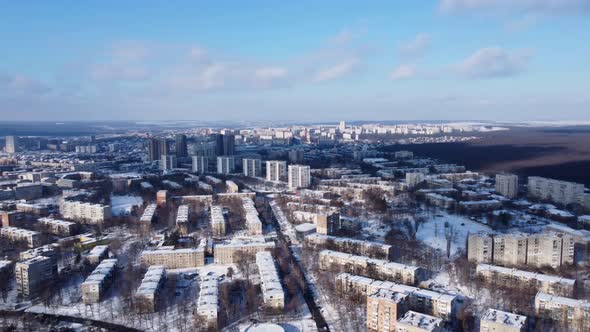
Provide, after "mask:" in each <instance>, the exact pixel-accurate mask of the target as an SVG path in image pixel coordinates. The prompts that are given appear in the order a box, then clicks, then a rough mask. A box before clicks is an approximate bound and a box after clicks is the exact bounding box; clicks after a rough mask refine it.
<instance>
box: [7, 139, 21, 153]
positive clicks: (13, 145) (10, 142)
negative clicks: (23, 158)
mask: <svg viewBox="0 0 590 332" xmlns="http://www.w3.org/2000/svg"><path fill="white" fill-rule="evenodd" d="M4 150H6V153H16V152H18V151H19V149H18V137H17V136H6V145H5V148H4Z"/></svg>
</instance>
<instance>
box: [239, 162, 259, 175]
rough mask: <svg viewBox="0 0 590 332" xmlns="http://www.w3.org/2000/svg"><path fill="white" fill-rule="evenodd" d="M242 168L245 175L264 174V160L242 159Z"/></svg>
mask: <svg viewBox="0 0 590 332" xmlns="http://www.w3.org/2000/svg"><path fill="white" fill-rule="evenodd" d="M242 168H243V170H244V175H245V176H250V177H257V176H260V174H262V162H261V161H260V159H255V158H244V159H242Z"/></svg>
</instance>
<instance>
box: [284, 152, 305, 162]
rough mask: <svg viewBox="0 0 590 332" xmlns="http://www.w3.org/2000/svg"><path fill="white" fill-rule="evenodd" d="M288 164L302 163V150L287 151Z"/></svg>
mask: <svg viewBox="0 0 590 332" xmlns="http://www.w3.org/2000/svg"><path fill="white" fill-rule="evenodd" d="M288 155H289V162H291V163H293V164H299V163H302V162H303V161H304V152H303V150H289V154H288Z"/></svg>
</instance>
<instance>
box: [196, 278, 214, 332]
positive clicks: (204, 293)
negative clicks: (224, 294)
mask: <svg viewBox="0 0 590 332" xmlns="http://www.w3.org/2000/svg"><path fill="white" fill-rule="evenodd" d="M199 288H200V289H199V299H198V301H197V315H198V316H199V317H201V318H202V319H203V320H204V325H205V326H206V327H209V328H210V329H213V330H215V329H217V325H218V316H217V309H218V306H219V285H218V283H217V277H216V276H202V277H201V282H200V284H199Z"/></svg>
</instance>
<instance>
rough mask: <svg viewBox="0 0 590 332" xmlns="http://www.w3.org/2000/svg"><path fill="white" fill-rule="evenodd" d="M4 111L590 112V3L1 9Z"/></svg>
mask: <svg viewBox="0 0 590 332" xmlns="http://www.w3.org/2000/svg"><path fill="white" fill-rule="evenodd" d="M0 14H1V19H0V40H1V41H2V43H1V45H2V46H0V51H1V54H2V57H1V59H2V61H0V120H198V119H203V120H227V119H231V120H265V119H266V120H300V121H310V120H315V121H327V120H340V119H344V120H426V119H441V120H455V119H462V120H475V119H482V120H499V121H505V120H516V121H520V120H590V66H589V64H590V61H589V59H590V0H432V1H431V0H420V1H403V0H398V1H395V0H390V1H343V0H340V1H208V2H206V1H186V2H184V1H159V2H154V1H90V2H86V1H58V0H55V1H43V2H35V4H31V3H29V4H26V2H24V1H12V2H3V3H2V4H0Z"/></svg>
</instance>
